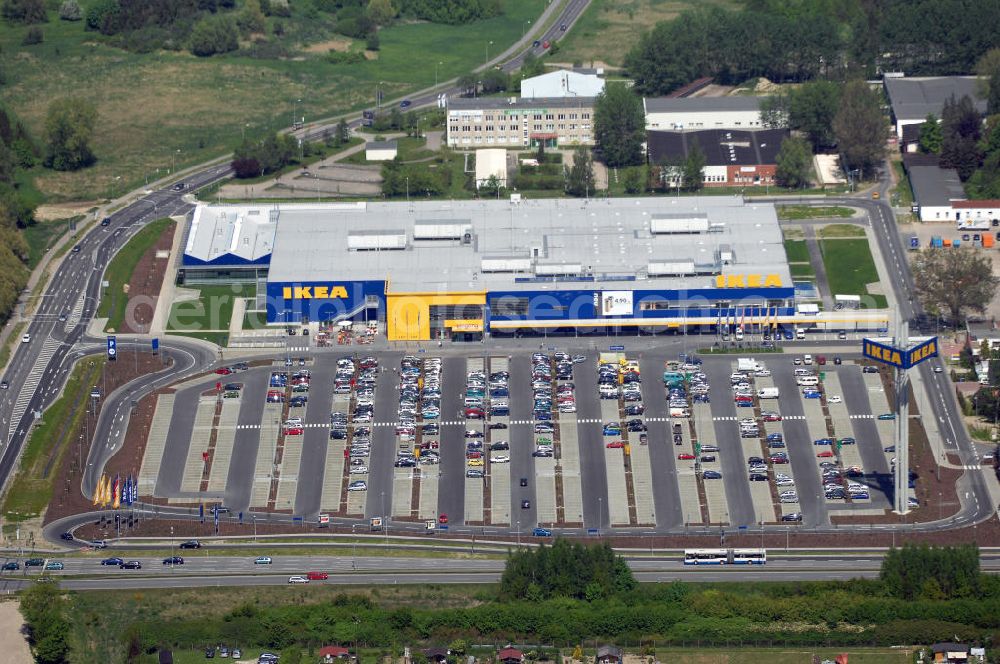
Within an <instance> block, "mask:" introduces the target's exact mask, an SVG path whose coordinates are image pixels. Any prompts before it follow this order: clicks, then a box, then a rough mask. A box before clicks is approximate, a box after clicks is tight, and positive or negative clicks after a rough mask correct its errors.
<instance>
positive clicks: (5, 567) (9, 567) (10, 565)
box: [3, 560, 21, 572]
mask: <svg viewBox="0 0 1000 664" xmlns="http://www.w3.org/2000/svg"><path fill="white" fill-rule="evenodd" d="M16 569H21V563H19V562H17V561H16V560H12V561H10V562H8V563H4V564H3V570H4V571H5V572H6V571H11V570H16Z"/></svg>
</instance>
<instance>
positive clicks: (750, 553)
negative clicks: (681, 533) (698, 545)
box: [684, 549, 767, 565]
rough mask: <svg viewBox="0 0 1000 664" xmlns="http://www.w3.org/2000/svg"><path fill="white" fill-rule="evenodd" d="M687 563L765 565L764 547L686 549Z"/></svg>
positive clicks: (685, 557)
mask: <svg viewBox="0 0 1000 664" xmlns="http://www.w3.org/2000/svg"><path fill="white" fill-rule="evenodd" d="M684 564H685V565H764V564H767V551H765V550H764V549H686V550H685V551H684Z"/></svg>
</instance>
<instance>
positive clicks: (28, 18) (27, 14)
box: [0, 0, 49, 25]
mask: <svg viewBox="0 0 1000 664" xmlns="http://www.w3.org/2000/svg"><path fill="white" fill-rule="evenodd" d="M0 16H3V18H4V20H5V21H7V22H8V23H11V24H21V25H31V24H32V23H45V22H46V21H48V20H49V17H48V15H47V14H46V13H45V0H3V4H0Z"/></svg>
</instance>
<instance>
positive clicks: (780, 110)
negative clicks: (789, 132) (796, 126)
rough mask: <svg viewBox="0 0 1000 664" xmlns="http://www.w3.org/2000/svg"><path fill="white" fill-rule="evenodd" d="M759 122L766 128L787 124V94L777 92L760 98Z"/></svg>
mask: <svg viewBox="0 0 1000 664" xmlns="http://www.w3.org/2000/svg"><path fill="white" fill-rule="evenodd" d="M760 123H761V124H762V125H764V126H765V127H767V128H768V129H784V128H785V127H787V126H788V95H787V94H777V95H771V96H769V97H764V98H763V99H761V100H760Z"/></svg>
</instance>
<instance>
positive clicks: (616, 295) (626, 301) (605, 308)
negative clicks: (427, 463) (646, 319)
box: [601, 291, 633, 316]
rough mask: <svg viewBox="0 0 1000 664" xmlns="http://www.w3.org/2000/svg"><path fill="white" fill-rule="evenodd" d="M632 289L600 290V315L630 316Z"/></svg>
mask: <svg viewBox="0 0 1000 664" xmlns="http://www.w3.org/2000/svg"><path fill="white" fill-rule="evenodd" d="M632 311H633V305H632V291H601V315H602V316H631V315H632Z"/></svg>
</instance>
